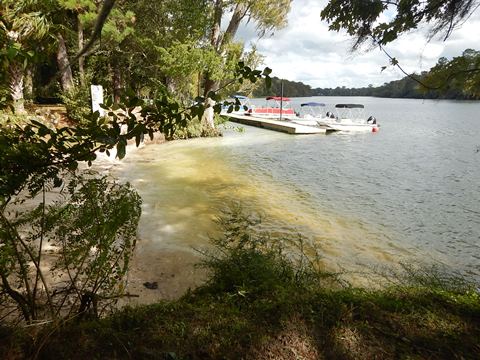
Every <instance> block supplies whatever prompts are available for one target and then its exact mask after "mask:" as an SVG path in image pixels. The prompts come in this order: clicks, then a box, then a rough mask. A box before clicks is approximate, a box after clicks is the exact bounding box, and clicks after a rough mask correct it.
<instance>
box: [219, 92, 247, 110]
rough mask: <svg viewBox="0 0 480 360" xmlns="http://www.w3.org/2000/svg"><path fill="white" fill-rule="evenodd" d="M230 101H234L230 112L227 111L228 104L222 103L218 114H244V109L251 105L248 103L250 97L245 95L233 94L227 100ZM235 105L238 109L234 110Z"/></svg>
mask: <svg viewBox="0 0 480 360" xmlns="http://www.w3.org/2000/svg"><path fill="white" fill-rule="evenodd" d="M227 101H228V102H230V103H234V105H233V111H231V112H230V113H229V112H228V109H229V107H230V105H224V106H222V111H221V113H220V114H222V115H226V114H238V115H241V114H242V115H243V114H245V112H246V111H248V110H249V109H251V108H252V107H253V105H252V104H251V103H250V99H249V98H248V97H247V96H243V95H233V96H232V98H231V99H228V100H227ZM235 105H238V106H239V107H240V108H239V109H238V110H235Z"/></svg>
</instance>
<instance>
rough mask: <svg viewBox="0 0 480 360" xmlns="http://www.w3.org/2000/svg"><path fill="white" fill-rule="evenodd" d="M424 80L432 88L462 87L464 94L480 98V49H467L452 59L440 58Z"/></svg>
mask: <svg viewBox="0 0 480 360" xmlns="http://www.w3.org/2000/svg"><path fill="white" fill-rule="evenodd" d="M424 81H425V82H426V83H427V84H429V85H430V87H432V88H434V89H442V90H443V91H446V92H448V91H452V90H455V89H462V90H463V92H464V93H465V94H470V95H472V96H474V97H476V98H480V51H476V50H472V49H467V50H465V51H464V52H463V54H462V55H461V56H457V57H454V58H453V59H452V60H448V59H446V58H440V59H439V60H438V62H437V65H435V66H434V67H433V68H431V69H430V72H429V73H428V74H427V76H426V77H425V79H424Z"/></svg>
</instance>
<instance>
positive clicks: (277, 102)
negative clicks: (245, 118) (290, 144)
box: [245, 96, 297, 120]
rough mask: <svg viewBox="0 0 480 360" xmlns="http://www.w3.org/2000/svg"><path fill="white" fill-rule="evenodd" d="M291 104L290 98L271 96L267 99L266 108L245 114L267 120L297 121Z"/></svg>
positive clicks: (254, 109)
mask: <svg viewBox="0 0 480 360" xmlns="http://www.w3.org/2000/svg"><path fill="white" fill-rule="evenodd" d="M289 104H290V99H289V98H286V97H280V96H269V97H267V98H266V104H265V106H263V107H253V108H250V109H248V110H247V112H246V113H245V114H246V115H251V116H254V117H261V118H266V119H280V118H282V119H286V120H287V119H296V118H297V114H295V111H294V110H293V109H292V108H290V105H289ZM280 115H281V116H280Z"/></svg>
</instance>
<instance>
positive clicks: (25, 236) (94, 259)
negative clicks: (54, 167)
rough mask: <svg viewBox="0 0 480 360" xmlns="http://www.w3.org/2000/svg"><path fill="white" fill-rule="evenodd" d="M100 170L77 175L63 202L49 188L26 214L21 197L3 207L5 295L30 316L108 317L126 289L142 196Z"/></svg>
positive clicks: (0, 237) (0, 269)
mask: <svg viewBox="0 0 480 360" xmlns="http://www.w3.org/2000/svg"><path fill="white" fill-rule="evenodd" d="M93 175H94V174H85V175H83V176H79V175H72V178H71V180H70V181H69V183H68V186H66V188H65V189H64V190H65V193H66V194H64V196H63V200H62V201H57V202H56V203H55V204H52V205H48V204H47V203H46V188H45V187H44V188H43V192H42V196H41V197H42V200H41V201H40V205H38V206H37V207H36V208H34V209H33V210H26V211H24V212H23V213H21V214H18V213H16V212H14V210H15V206H18V203H17V204H16V205H15V204H13V206H11V207H7V208H4V209H3V211H2V213H1V222H0V241H1V244H0V278H1V282H0V293H4V294H6V295H8V298H9V299H8V300H9V301H8V304H15V305H16V307H17V308H18V310H19V313H21V314H22V315H23V318H24V320H26V321H32V320H36V319H45V318H46V319H52V318H57V317H62V316H70V315H72V314H76V315H79V316H84V315H86V314H91V315H93V316H100V315H101V313H102V311H105V310H107V309H108V308H109V306H110V305H112V304H113V303H115V302H116V300H118V298H119V297H120V296H121V295H122V294H123V290H124V275H125V273H126V271H127V269H128V265H129V260H130V257H131V255H132V252H133V250H134V247H135V242H136V240H135V239H136V228H137V224H138V220H139V218H140V212H141V211H140V203H141V200H140V197H139V195H138V194H137V193H136V192H135V191H134V190H133V189H132V188H131V187H130V186H129V185H128V184H127V185H121V184H118V183H116V182H113V181H111V180H109V179H108V178H106V177H100V178H94V177H93V178H92V176H93ZM47 242H48V244H49V246H50V248H51V249H52V250H53V254H52V255H53V256H52V255H49V254H47V253H46V251H45V247H46V245H47ZM46 270H47V271H46ZM5 305H7V304H5Z"/></svg>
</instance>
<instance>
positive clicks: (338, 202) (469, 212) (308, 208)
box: [111, 98, 480, 280]
mask: <svg viewBox="0 0 480 360" xmlns="http://www.w3.org/2000/svg"><path fill="white" fill-rule="evenodd" d="M304 100H308V101H321V102H325V103H327V104H334V103H337V102H349V103H352V102H359V103H364V104H365V105H366V109H367V115H370V114H372V115H374V116H376V117H377V119H378V122H379V124H380V125H381V130H380V132H378V133H376V134H371V133H368V134H348V135H346V134H345V135H342V134H334V135H328V136H325V135H306V136H291V135H286V134H281V133H276V132H272V131H268V130H263V129H257V128H252V127H247V126H242V127H243V128H244V129H245V131H244V132H243V133H240V132H237V131H233V130H226V131H225V136H224V137H223V138H215V139H196V140H191V141H178V142H171V143H167V144H163V145H149V146H146V147H143V148H140V149H136V150H134V151H131V152H130V153H129V154H127V157H126V158H125V159H124V160H123V161H121V162H119V161H115V162H114V166H113V167H112V169H111V170H112V172H113V173H114V174H115V175H116V176H118V177H119V178H121V179H123V180H128V181H130V182H131V183H132V184H133V185H134V186H135V187H136V188H137V189H138V191H139V193H140V194H141V195H142V198H143V201H144V204H143V215H142V219H141V224H140V228H139V235H140V238H141V239H142V241H141V242H140V243H139V250H138V251H139V252H140V253H141V252H146V253H152V252H153V253H154V252H156V251H159V252H160V251H164V250H168V251H187V252H192V251H193V250H192V248H203V247H205V246H207V244H208V240H209V236H213V235H215V234H216V231H217V230H218V229H217V227H216V224H215V222H214V219H215V217H216V216H219V215H220V214H221V213H222V209H224V208H225V206H228V205H230V204H232V203H236V202H239V203H241V204H242V205H243V206H244V207H245V208H246V209H247V210H248V211H260V212H261V214H262V215H263V218H264V220H263V225H262V226H263V228H265V229H267V230H269V231H272V232H274V233H287V234H302V236H304V237H306V238H308V239H310V240H312V241H314V242H315V243H316V244H318V245H319V247H320V249H321V251H322V255H323V259H324V263H325V266H327V268H329V269H333V270H340V269H344V270H347V271H353V272H359V273H360V272H361V271H363V270H365V269H366V268H371V267H372V266H383V265H386V266H393V265H395V264H398V263H399V262H420V263H424V264H432V263H439V264H442V265H445V266H448V267H450V268H451V269H453V270H455V271H459V272H461V273H463V274H468V275H470V276H473V277H474V278H476V279H477V280H479V279H480V202H479V200H480V182H479V180H480V137H479V127H480V116H479V115H478V114H479V113H480V103H478V102H459V101H422V100H406V99H377V98H343V99H342V98H308V99H294V104H299V103H300V102H302V101H304ZM232 126H233V127H235V126H237V125H235V124H230V127H232ZM360 277H361V275H358V278H360ZM351 278H352V279H354V280H355V275H352V277H351Z"/></svg>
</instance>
